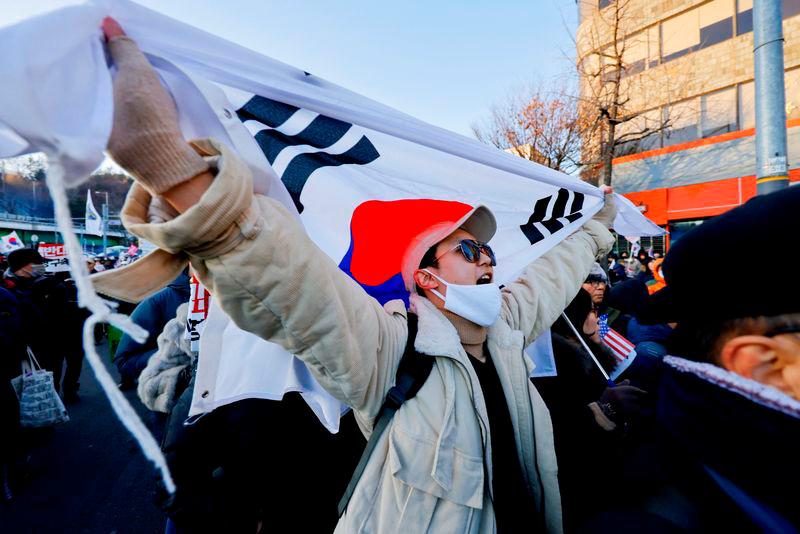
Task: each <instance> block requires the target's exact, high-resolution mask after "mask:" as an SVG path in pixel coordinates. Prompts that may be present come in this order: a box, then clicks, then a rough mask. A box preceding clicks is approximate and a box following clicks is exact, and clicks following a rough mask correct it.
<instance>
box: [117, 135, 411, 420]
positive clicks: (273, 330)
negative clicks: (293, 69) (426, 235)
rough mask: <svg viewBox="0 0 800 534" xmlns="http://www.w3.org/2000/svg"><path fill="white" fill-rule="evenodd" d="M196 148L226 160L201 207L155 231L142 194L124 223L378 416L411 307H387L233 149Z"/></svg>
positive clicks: (243, 319) (244, 321)
mask: <svg viewBox="0 0 800 534" xmlns="http://www.w3.org/2000/svg"><path fill="white" fill-rule="evenodd" d="M198 146H202V147H203V148H204V150H205V151H206V153H209V154H214V153H215V152H216V153H218V154H220V155H219V156H216V157H209V158H207V160H208V161H209V163H210V165H211V166H212V168H215V169H216V171H217V174H216V177H215V179H214V181H213V182H212V185H211V187H210V188H209V189H208V191H206V193H205V194H204V195H203V198H202V199H201V200H200V202H199V203H198V204H197V205H195V206H193V207H192V208H191V209H189V210H188V211H186V212H184V213H183V214H181V215H180V216H178V217H177V218H175V219H173V220H171V221H168V222H166V223H162V224H149V223H147V222H146V221H147V215H146V214H147V204H149V195H148V194H147V193H146V192H145V191H144V190H143V189H141V188H138V189H137V190H136V191H135V192H134V191H133V190H132V192H131V194H130V195H129V198H128V200H127V201H126V209H125V210H124V211H123V220H124V222H125V223H126V226H127V227H128V228H129V229H130V231H131V232H133V233H135V234H136V235H139V236H141V237H143V238H144V239H147V240H148V241H151V242H153V243H155V244H156V245H158V246H159V247H160V248H163V249H166V250H169V251H172V252H177V251H184V252H185V253H187V254H188V255H189V257H190V260H191V263H192V266H193V268H194V269H195V270H197V272H198V276H199V277H200V278H201V280H202V281H203V283H204V284H205V285H206V286H207V287H208V288H209V290H210V291H211V292H212V294H213V295H214V298H216V299H218V301H219V302H220V304H221V306H222V308H223V309H224V310H225V312H226V313H227V314H228V315H230V317H231V318H232V319H233V321H234V322H235V323H236V324H237V325H238V326H239V327H240V328H242V329H244V330H247V331H249V332H252V333H254V334H256V335H258V336H260V337H262V338H263V339H266V340H268V341H272V342H275V343H278V344H280V345H282V346H283V347H285V348H286V349H287V350H288V351H289V352H291V353H293V354H295V355H296V356H297V357H299V358H300V359H301V360H303V362H305V363H306V365H307V366H308V368H309V370H310V371H311V372H312V373H313V374H314V376H315V377H316V378H317V380H318V381H319V382H320V384H321V385H322V386H323V387H324V388H325V389H326V390H327V391H328V392H329V393H331V394H332V395H333V396H335V397H336V398H337V399H339V400H340V401H342V402H344V403H346V404H348V405H349V406H351V407H353V408H354V409H356V410H359V411H360V412H362V414H363V415H364V416H365V418H366V419H367V420H371V419H373V418H374V416H375V415H376V414H377V412H378V410H379V408H380V406H381V404H382V403H383V399H384V397H385V394H386V392H387V391H388V389H389V388H390V387H391V386H392V385H393V383H394V377H395V372H396V368H397V365H398V363H399V360H400V358H401V357H402V354H403V350H404V348H405V342H406V336H407V334H408V324H407V321H406V316H405V313H406V311H405V307H404V306H403V305H402V304H401V303H400V302H399V301H392V302H390V303H388V304H387V305H386V307H383V306H381V305H380V304H379V303H378V302H377V301H376V300H375V299H373V298H372V297H370V296H369V295H368V294H367V293H366V292H365V291H364V290H363V289H362V288H361V286H359V285H358V284H357V283H356V282H355V281H354V280H352V279H351V278H350V277H349V276H347V275H346V274H345V273H343V272H342V271H341V270H340V269H339V268H338V267H337V265H336V264H335V263H334V262H333V261H332V260H331V259H330V258H329V257H328V256H327V255H325V253H323V252H322V251H321V250H320V249H319V248H318V247H317V246H316V245H315V244H314V243H313V242H312V241H311V240H310V239H309V237H308V235H307V234H306V233H305V230H304V229H303V227H302V226H301V224H300V223H299V221H298V220H297V219H296V218H295V217H294V216H293V215H292V214H291V213H289V211H288V210H286V209H285V208H284V207H283V206H282V205H281V204H280V203H278V202H276V201H274V200H273V199H271V198H268V197H265V196H261V195H253V193H252V178H251V176H250V172H249V170H248V169H247V167H246V166H245V165H244V164H243V163H241V162H240V161H239V160H238V159H237V158H236V157H235V156H233V155H232V154H231V153H230V152H229V151H228V149H227V148H225V147H224V146H222V145H220V144H217V143H213V144H212V145H211V146H209V143H204V144H201V145H198Z"/></svg>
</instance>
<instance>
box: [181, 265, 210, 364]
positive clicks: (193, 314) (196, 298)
mask: <svg viewBox="0 0 800 534" xmlns="http://www.w3.org/2000/svg"><path fill="white" fill-rule="evenodd" d="M189 288H190V291H189V295H190V296H189V313H188V315H187V317H186V339H188V340H189V345H190V347H191V350H192V352H200V337H201V336H202V335H203V329H204V328H205V325H206V318H207V317H208V310H209V307H210V306H211V292H210V291H209V290H208V289H206V287H205V286H204V285H203V284H201V283H200V280H198V279H197V277H196V276H195V275H194V274H192V275H191V278H190V279H189Z"/></svg>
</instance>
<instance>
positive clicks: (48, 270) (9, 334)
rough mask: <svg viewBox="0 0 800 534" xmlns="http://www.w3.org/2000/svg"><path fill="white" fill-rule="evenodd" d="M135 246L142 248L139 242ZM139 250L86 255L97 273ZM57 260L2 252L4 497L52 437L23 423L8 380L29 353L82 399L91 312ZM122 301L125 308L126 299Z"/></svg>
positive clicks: (70, 398)
mask: <svg viewBox="0 0 800 534" xmlns="http://www.w3.org/2000/svg"><path fill="white" fill-rule="evenodd" d="M132 247H134V248H135V249H136V250H137V251H138V247H136V246H135V245H132ZM129 248H130V247H129ZM137 255H138V254H137ZM137 255H133V256H132V255H126V258H123V261H122V262H121V260H120V256H122V255H121V254H120V255H116V257H112V256H111V255H106V254H101V255H97V256H93V255H90V254H86V255H85V256H84V260H85V261H86V266H87V269H88V271H89V273H90V274H93V273H99V272H103V271H106V270H111V269H114V268H117V267H120V266H121V265H126V264H128V263H130V262H131V261H133V259H135V258H136V257H137ZM59 264H60V262H59V261H52V260H48V259H46V258H44V257H43V256H42V255H41V254H40V253H39V252H38V251H37V250H35V249H33V248H19V249H17V250H13V251H11V252H9V253H8V254H7V255H2V256H0V356H2V384H0V414H1V415H0V429H2V432H3V436H4V438H3V439H2V440H0V441H2V444H0V461H2V466H3V468H2V498H3V499H5V500H11V499H12V498H13V496H14V486H15V483H14V482H15V480H17V481H18V480H19V479H21V478H23V477H24V473H25V470H26V466H25V458H26V456H27V451H28V449H30V446H31V443H33V442H36V441H37V440H40V439H50V436H49V435H47V434H48V431H39V430H30V431H28V430H25V429H22V428H21V427H20V413H19V398H18V393H16V392H15V391H14V389H13V388H12V387H11V383H10V381H11V380H12V379H14V378H16V377H18V376H20V375H21V374H22V373H23V372H27V371H28V370H29V369H30V368H31V365H30V358H29V356H28V352H29V351H30V353H31V354H32V356H33V358H34V359H35V362H36V363H37V364H38V365H40V366H41V368H42V369H44V370H46V371H50V372H51V373H52V375H53V385H54V387H55V392H56V393H57V394H59V395H60V397H61V398H62V399H63V402H64V403H65V404H66V405H70V404H74V403H76V402H78V401H79V400H80V395H79V389H80V376H81V370H82V368H83V356H84V350H83V323H84V321H85V320H86V318H87V317H88V313H87V312H86V310H84V309H83V308H80V307H79V305H78V302H77V290H76V287H75V284H74V282H73V280H72V278H71V277H70V272H69V271H68V270H63V269H61V268H60V265H59ZM118 304H119V305H120V306H121V307H122V308H125V303H118ZM122 311H124V309H123V310H122ZM106 333H107V332H106V330H105V329H104V328H102V327H98V328H97V331H96V332H95V339H96V341H98V342H100V341H101V340H102V338H103V337H104V336H105V335H106ZM123 376H124V375H123Z"/></svg>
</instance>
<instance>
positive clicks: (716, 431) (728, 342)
mask: <svg viewBox="0 0 800 534" xmlns="http://www.w3.org/2000/svg"><path fill="white" fill-rule="evenodd" d="M798 208H800V187H789V188H786V189H784V190H781V191H778V192H775V193H772V194H769V195H760V196H757V197H755V198H753V199H751V200H749V201H748V202H747V203H746V204H744V205H743V206H740V207H738V208H735V209H733V210H730V211H728V212H726V213H724V214H723V215H720V216H718V217H715V218H713V219H710V220H708V221H706V222H704V223H703V224H702V225H701V226H698V227H696V228H694V229H693V230H692V231H690V232H688V233H687V234H686V235H684V236H683V237H682V238H681V240H680V241H679V242H678V243H676V244H675V246H674V247H673V248H672V249H670V251H669V253H667V255H666V257H665V260H664V263H663V264H662V272H663V273H664V279H665V281H666V287H665V288H664V289H661V290H659V291H658V292H656V293H654V294H653V295H651V298H650V301H649V305H648V308H647V309H646V310H645V313H644V314H642V316H641V317H640V318H641V319H643V320H649V321H652V322H658V323H663V322H675V323H677V327H676V328H675V330H674V332H673V334H672V335H671V336H670V346H669V347H668V348H669V353H670V356H666V357H665V358H664V360H663V362H662V364H661V365H662V372H661V377H660V381H659V382H660V383H659V388H658V402H657V408H656V422H657V424H658V429H659V431H660V439H659V443H660V444H661V446H662V448H661V454H660V456H659V457H658V459H657V461H656V462H655V463H657V464H660V465H662V466H664V470H665V473H666V474H668V475H669V476H668V477H667V479H666V480H665V483H664V485H663V487H662V488H659V490H658V491H654V492H652V493H650V494H647V493H646V492H643V491H638V492H637V493H638V494H639V495H640V496H641V498H642V499H643V500H644V501H645V502H647V503H648V506H647V507H646V508H644V509H642V510H640V512H639V513H638V514H637V515H636V517H632V516H631V515H630V514H626V513H620V514H616V516H612V515H609V516H608V517H607V518H606V523H605V525H606V526H608V527H612V528H614V530H615V531H617V532H622V531H628V532H632V531H641V532H650V531H653V530H654V529H653V528H651V525H648V524H647V519H651V520H652V523H653V524H658V525H659V530H661V531H665V528H664V525H665V524H667V525H669V527H670V528H671V529H672V530H673V531H693V532H737V533H739V532H798V531H800V507H798V506H797V491H796V490H795V489H794V488H795V487H796V484H797V480H798V478H800V462H798V461H797V444H798V443H800V286H798V285H797V284H795V283H794V281H793V280H791V279H790V278H791V277H790V276H788V275H787V276H780V275H774V276H752V275H751V274H752V273H751V272H750V266H749V265H748V264H747V263H746V262H736V261H732V262H728V263H727V265H726V266H725V268H724V269H719V270H717V271H716V277H715V279H714V283H713V284H709V283H708V282H707V280H705V279H703V278H702V277H698V276H697V270H696V266H697V265H698V264H705V263H710V262H713V261H714V260H715V259H716V258H717V257H718V254H719V251H720V250H722V251H731V250H736V251H737V254H739V255H740V256H741V257H748V256H750V255H752V254H755V253H756V252H757V251H759V250H780V249H781V247H782V246H783V244H784V243H786V242H789V241H791V240H792V239H795V237H796V236H795V234H796V232H797V222H798ZM732 288H734V289H732ZM643 512H646V513H647V514H649V517H648V516H646V515H645V514H644V513H643ZM632 519H633V520H632ZM634 523H635V527H634V526H633V525H634ZM595 526H598V525H595ZM621 526H624V527H626V528H625V529H621V528H620V527H621ZM601 530H602V528H597V530H596V531H601Z"/></svg>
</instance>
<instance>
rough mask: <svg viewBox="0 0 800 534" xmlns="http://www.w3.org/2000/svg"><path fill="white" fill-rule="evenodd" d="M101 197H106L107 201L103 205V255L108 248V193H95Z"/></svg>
mask: <svg viewBox="0 0 800 534" xmlns="http://www.w3.org/2000/svg"><path fill="white" fill-rule="evenodd" d="M95 193H97V194H99V195H105V196H106V201H105V202H104V203H103V254H105V253H106V249H107V248H108V191H95Z"/></svg>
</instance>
